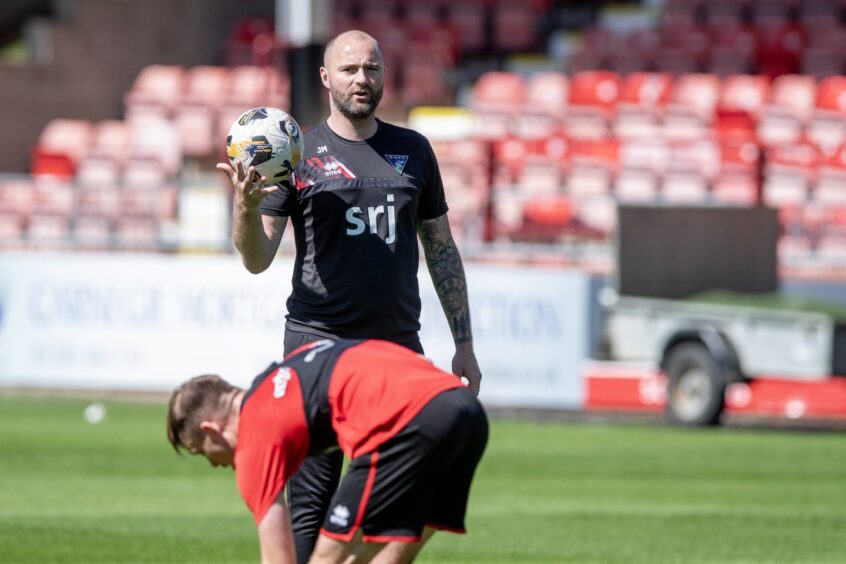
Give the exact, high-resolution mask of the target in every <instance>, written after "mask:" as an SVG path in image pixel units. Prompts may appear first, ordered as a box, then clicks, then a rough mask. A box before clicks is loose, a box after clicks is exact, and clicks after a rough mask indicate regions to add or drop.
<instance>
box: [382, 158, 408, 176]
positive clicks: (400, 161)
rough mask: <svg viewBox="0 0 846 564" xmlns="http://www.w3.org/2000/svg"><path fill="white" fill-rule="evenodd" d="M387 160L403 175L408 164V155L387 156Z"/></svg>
mask: <svg viewBox="0 0 846 564" xmlns="http://www.w3.org/2000/svg"><path fill="white" fill-rule="evenodd" d="M385 158H386V159H387V160H388V162H389V163H391V165H393V167H394V168H395V169H396V171H397V172H398V173H400V174H402V171H403V169H405V163H407V162H408V155H385Z"/></svg>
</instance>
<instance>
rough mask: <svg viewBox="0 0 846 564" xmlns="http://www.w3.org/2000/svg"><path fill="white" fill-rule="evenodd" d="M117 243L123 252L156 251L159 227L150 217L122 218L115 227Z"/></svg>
mask: <svg viewBox="0 0 846 564" xmlns="http://www.w3.org/2000/svg"><path fill="white" fill-rule="evenodd" d="M115 241H116V243H117V245H118V247H119V248H120V249H122V250H138V251H152V250H156V248H157V247H158V244H159V225H158V223H157V222H156V221H155V220H154V219H152V218H149V217H121V218H119V219H118V220H117V222H116V225H115Z"/></svg>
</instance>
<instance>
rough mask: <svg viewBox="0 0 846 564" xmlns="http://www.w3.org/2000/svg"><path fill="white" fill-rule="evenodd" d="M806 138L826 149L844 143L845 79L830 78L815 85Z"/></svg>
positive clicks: (845, 126)
mask: <svg viewBox="0 0 846 564" xmlns="http://www.w3.org/2000/svg"><path fill="white" fill-rule="evenodd" d="M807 136H808V139H810V140H811V141H813V142H814V143H816V144H817V145H819V146H821V147H824V148H826V149H833V148H835V147H839V146H840V145H842V144H843V143H844V141H846V77H843V76H832V77H829V78H825V79H823V80H821V81H820V82H819V84H818V85H817V99H816V104H815V107H814V111H813V113H812V115H811V119H810V122H809V123H808V126H807Z"/></svg>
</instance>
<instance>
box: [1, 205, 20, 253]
mask: <svg viewBox="0 0 846 564" xmlns="http://www.w3.org/2000/svg"><path fill="white" fill-rule="evenodd" d="M24 233H25V229H24V218H23V217H21V216H20V215H18V214H16V213H10V212H6V211H2V210H0V249H4V250H13V249H20V248H22V247H23V246H24Z"/></svg>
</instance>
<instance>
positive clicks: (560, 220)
mask: <svg viewBox="0 0 846 564" xmlns="http://www.w3.org/2000/svg"><path fill="white" fill-rule="evenodd" d="M522 215H523V217H522V224H521V226H520V228H519V229H518V230H517V231H516V232H515V233H513V234H512V239H514V240H517V241H525V242H532V243H556V242H558V241H559V240H560V238H561V236H562V235H563V234H564V232H565V230H566V228H567V227H568V226H569V224H570V221H571V219H572V216H573V209H572V205H571V204H570V201H569V200H568V199H567V198H565V197H563V196H557V197H549V198H534V199H530V200H528V201H526V202H524V203H523V214H522Z"/></svg>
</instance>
